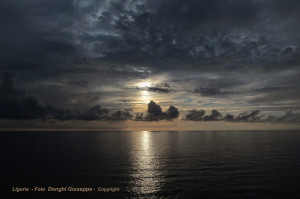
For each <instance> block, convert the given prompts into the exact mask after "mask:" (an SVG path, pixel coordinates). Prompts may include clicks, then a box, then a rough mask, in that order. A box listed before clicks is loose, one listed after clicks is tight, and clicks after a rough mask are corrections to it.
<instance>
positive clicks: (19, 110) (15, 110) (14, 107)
mask: <svg viewBox="0 0 300 199" xmlns="http://www.w3.org/2000/svg"><path fill="white" fill-rule="evenodd" d="M15 78H16V74H15V73H4V74H3V75H2V78H1V87H0V118H5V119H47V118H55V119H57V120H127V119H131V118H132V117H133V116H132V114H131V113H130V110H124V111H122V110H118V111H115V112H111V113H110V112H109V111H108V110H107V109H106V108H102V107H101V106H100V105H95V106H93V107H91V108H90V109H88V110H81V111H79V110H69V109H61V108H57V107H53V106H49V105H48V106H44V105H42V104H40V102H39V100H38V98H37V97H34V96H27V95H26V92H25V91H23V90H21V89H18V88H15V85H14V83H15Z"/></svg>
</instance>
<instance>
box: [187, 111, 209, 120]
mask: <svg viewBox="0 0 300 199" xmlns="http://www.w3.org/2000/svg"><path fill="white" fill-rule="evenodd" d="M204 115H205V110H195V109H193V110H191V111H189V112H188V113H187V114H186V116H185V118H184V120H193V121H202V120H203V116H204Z"/></svg>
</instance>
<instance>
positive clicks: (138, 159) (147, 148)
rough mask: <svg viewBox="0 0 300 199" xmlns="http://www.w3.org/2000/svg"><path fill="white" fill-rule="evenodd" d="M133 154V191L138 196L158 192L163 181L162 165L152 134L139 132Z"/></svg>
mask: <svg viewBox="0 0 300 199" xmlns="http://www.w3.org/2000/svg"><path fill="white" fill-rule="evenodd" d="M135 136H136V138H135V139H136V142H135V149H134V153H133V154H132V173H131V175H132V178H133V179H134V180H133V182H132V184H133V186H132V191H133V192H134V193H135V194H137V195H144V194H151V193H155V192H158V191H159V190H160V188H161V182H162V181H163V176H162V174H163V173H162V170H161V168H160V167H161V165H160V162H159V159H158V154H157V153H156V151H155V148H154V145H153V144H154V143H153V137H152V133H151V132H149V131H142V132H138V134H136V135H135Z"/></svg>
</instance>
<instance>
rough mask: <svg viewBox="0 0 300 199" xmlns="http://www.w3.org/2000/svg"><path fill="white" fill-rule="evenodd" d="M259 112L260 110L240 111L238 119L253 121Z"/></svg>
mask: <svg viewBox="0 0 300 199" xmlns="http://www.w3.org/2000/svg"><path fill="white" fill-rule="evenodd" d="M258 114H259V110H255V111H250V112H243V113H240V114H239V115H238V116H237V118H236V120H238V121H249V120H250V121H253V120H255V119H256V118H255V117H256V116H257V115H258Z"/></svg>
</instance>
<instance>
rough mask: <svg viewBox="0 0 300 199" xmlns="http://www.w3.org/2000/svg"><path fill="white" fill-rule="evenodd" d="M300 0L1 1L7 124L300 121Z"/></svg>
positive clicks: (251, 125)
mask: <svg viewBox="0 0 300 199" xmlns="http://www.w3.org/2000/svg"><path fill="white" fill-rule="evenodd" d="M299 24H300V1H297V0H287V1H280V0H244V1H241V0H209V1H207V0H205V1H204V0H185V1H182V0H64V1H61V0H51V1H50V0H27V1H22V0H1V1H0V28H1V32H0V67H1V70H0V72H1V82H0V83H1V85H0V129H2V130H7V129H93V130H160V129H161V130H205V129H209V130H214V129H217V130H222V129H300V125H299V122H300V92H299V90H300V80H299V77H300V26H299Z"/></svg>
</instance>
